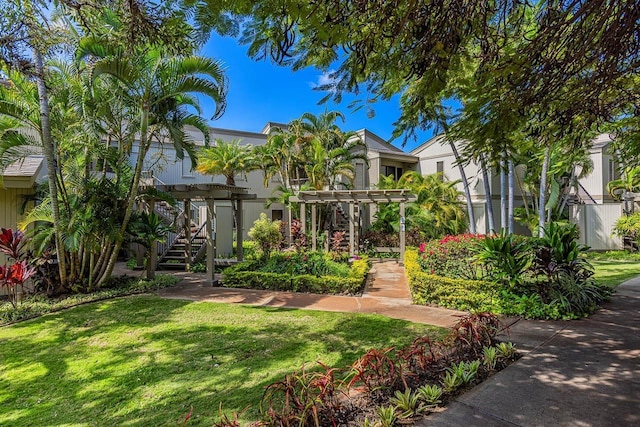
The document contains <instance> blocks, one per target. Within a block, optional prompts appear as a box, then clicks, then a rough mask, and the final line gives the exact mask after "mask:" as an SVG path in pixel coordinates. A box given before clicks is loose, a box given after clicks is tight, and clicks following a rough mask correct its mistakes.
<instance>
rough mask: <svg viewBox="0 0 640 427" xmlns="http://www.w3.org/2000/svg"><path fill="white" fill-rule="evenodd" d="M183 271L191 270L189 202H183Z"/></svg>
mask: <svg viewBox="0 0 640 427" xmlns="http://www.w3.org/2000/svg"><path fill="white" fill-rule="evenodd" d="M184 237H185V240H186V241H185V244H184V269H185V270H186V271H189V270H191V200H188V199H187V200H185V201H184Z"/></svg>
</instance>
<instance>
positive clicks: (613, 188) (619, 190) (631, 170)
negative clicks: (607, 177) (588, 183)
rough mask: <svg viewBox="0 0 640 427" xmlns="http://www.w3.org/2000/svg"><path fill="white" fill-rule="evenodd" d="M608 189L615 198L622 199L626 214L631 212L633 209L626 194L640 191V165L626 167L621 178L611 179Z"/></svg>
mask: <svg viewBox="0 0 640 427" xmlns="http://www.w3.org/2000/svg"><path fill="white" fill-rule="evenodd" d="M607 191H608V192H609V194H611V196H612V197H614V198H615V199H617V200H621V199H622V200H623V201H624V211H625V214H626V215H629V214H631V212H632V209H631V208H630V207H629V199H628V198H627V197H626V195H627V193H635V192H637V191H640V166H636V167H627V168H625V169H624V170H623V173H622V177H621V178H620V179H616V180H613V181H610V182H609V183H608V184H607Z"/></svg>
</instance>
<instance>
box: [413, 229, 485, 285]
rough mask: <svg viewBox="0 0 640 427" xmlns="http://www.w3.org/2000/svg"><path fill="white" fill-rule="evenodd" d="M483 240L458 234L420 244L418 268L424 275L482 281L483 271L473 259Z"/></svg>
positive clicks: (477, 236)
mask: <svg viewBox="0 0 640 427" xmlns="http://www.w3.org/2000/svg"><path fill="white" fill-rule="evenodd" d="M483 239H484V235H481V234H459V235H455V236H445V237H443V238H442V239H440V240H432V241H430V242H426V243H421V244H420V246H419V248H418V262H419V263H420V268H421V269H422V271H424V272H425V273H428V274H435V275H438V276H444V277H450V278H452V279H482V278H483V277H484V276H485V271H484V270H483V268H482V267H481V266H479V265H476V264H475V263H474V262H473V257H474V255H475V254H476V252H477V250H478V248H479V242H481V241H482V240H483Z"/></svg>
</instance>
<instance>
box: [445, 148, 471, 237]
mask: <svg viewBox="0 0 640 427" xmlns="http://www.w3.org/2000/svg"><path fill="white" fill-rule="evenodd" d="M449 145H451V151H452V152H453V157H454V158H455V159H456V163H457V164H458V170H459V171H460V179H461V180H462V187H463V188H464V197H465V198H466V199H467V215H468V216H469V232H471V233H472V234H476V218H475V215H474V214H473V202H472V200H471V190H469V181H468V180H467V173H466V172H465V171H464V166H462V163H461V162H460V154H459V153H458V149H457V148H456V144H455V143H454V142H453V141H449Z"/></svg>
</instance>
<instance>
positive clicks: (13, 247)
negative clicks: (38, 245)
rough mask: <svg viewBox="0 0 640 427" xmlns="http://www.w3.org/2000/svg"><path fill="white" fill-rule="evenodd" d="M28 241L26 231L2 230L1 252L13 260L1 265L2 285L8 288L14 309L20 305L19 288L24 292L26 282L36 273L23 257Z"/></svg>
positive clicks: (0, 238) (0, 283)
mask: <svg viewBox="0 0 640 427" xmlns="http://www.w3.org/2000/svg"><path fill="white" fill-rule="evenodd" d="M26 242H27V240H26V239H25V236H24V233H23V232H21V231H19V230H12V229H10V228H9V229H7V228H2V229H1V230H0V252H2V253H4V254H6V255H7V257H8V258H9V259H10V260H12V261H13V263H12V264H9V265H7V264H5V265H3V266H0V287H2V288H6V290H7V294H8V295H9V301H10V302H11V305H12V306H13V308H14V309H15V308H17V307H18V289H20V292H22V290H23V287H24V284H25V282H26V281H27V280H29V278H31V277H32V276H33V275H34V273H35V268H34V267H32V266H30V265H29V263H28V262H27V261H26V260H25V259H23V258H24V247H25V244H26Z"/></svg>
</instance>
